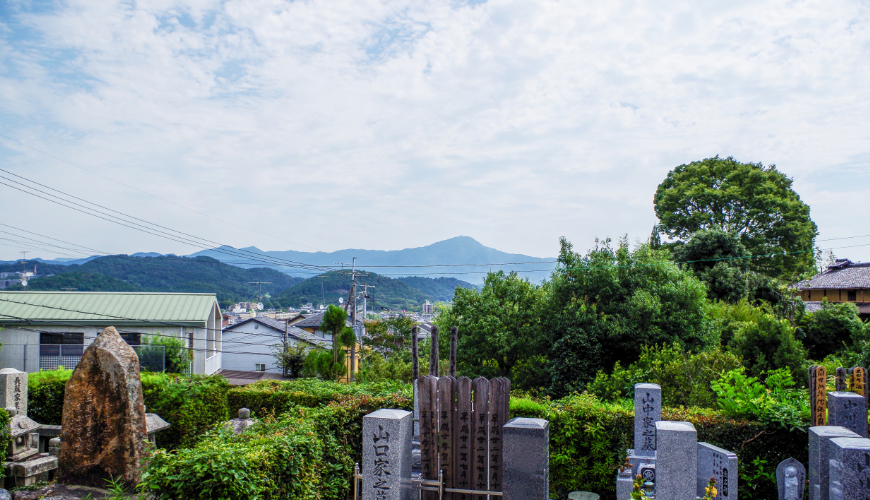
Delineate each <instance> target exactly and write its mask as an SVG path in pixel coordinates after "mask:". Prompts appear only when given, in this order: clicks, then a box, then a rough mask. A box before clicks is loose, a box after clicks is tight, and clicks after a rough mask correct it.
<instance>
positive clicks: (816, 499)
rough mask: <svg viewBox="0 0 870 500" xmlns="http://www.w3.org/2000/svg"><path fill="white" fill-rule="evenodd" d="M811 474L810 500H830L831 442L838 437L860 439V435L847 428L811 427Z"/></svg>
mask: <svg viewBox="0 0 870 500" xmlns="http://www.w3.org/2000/svg"><path fill="white" fill-rule="evenodd" d="M808 434H809V441H810V461H809V463H808V464H807V469H808V472H809V480H810V483H809V488H810V500H828V486H829V481H828V448H829V447H830V441H831V439H833V438H838V437H850V438H860V437H861V436H859V435H858V434H855V433H854V432H852V431H850V430H849V429H847V428H845V427H839V426H831V425H822V426H816V427H810V428H809V431H808Z"/></svg>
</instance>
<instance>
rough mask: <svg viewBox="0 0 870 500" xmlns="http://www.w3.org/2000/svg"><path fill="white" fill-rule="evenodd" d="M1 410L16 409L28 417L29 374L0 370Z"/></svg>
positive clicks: (11, 369)
mask: <svg viewBox="0 0 870 500" xmlns="http://www.w3.org/2000/svg"><path fill="white" fill-rule="evenodd" d="M0 408H15V409H16V410H18V414H19V415H24V416H25V417H26V416H27V373H25V372H20V371H18V370H16V369H15V368H3V369H2V370H0Z"/></svg>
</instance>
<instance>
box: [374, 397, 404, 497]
mask: <svg viewBox="0 0 870 500" xmlns="http://www.w3.org/2000/svg"><path fill="white" fill-rule="evenodd" d="M412 420H413V415H412V414H411V412H408V411H405V410H387V409H382V410H378V411H376V412H374V413H369V414H368V415H366V416H365V417H363V442H362V444H363V463H362V500H411V497H412V494H411V493H412V489H411V434H412V432H413V422H412Z"/></svg>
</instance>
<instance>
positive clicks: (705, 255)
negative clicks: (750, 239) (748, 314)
mask: <svg viewBox="0 0 870 500" xmlns="http://www.w3.org/2000/svg"><path fill="white" fill-rule="evenodd" d="M673 254H674V260H676V261H677V262H679V263H681V264H680V265H681V266H683V267H684V268H686V269H691V270H692V271H693V272H694V273H695V276H697V277H698V279H700V280H701V281H703V282H704V283H706V284H707V296H708V297H709V298H710V299H712V300H724V301H726V302H737V301H739V300H740V299H742V298H744V297H746V296H747V294H748V293H749V280H748V278H747V276H746V272H747V270H748V268H749V256H750V253H749V251H747V250H746V247H745V246H743V244H742V243H741V242H740V238H739V237H738V236H737V234H730V233H726V232H724V231H721V230H719V229H710V230H706V229H704V230H701V231H698V232H696V233H695V234H693V235H692V237H691V238H690V239H689V241H687V242H686V243H682V242H680V243H678V244H676V245H674V247H673Z"/></svg>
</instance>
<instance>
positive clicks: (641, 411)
mask: <svg viewBox="0 0 870 500" xmlns="http://www.w3.org/2000/svg"><path fill="white" fill-rule="evenodd" d="M661 419H662V388H661V387H660V386H659V385H658V384H635V386H634V453H633V454H634V455H636V456H639V457H654V456H655V455H656V422H658V421H660V420H661Z"/></svg>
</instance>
